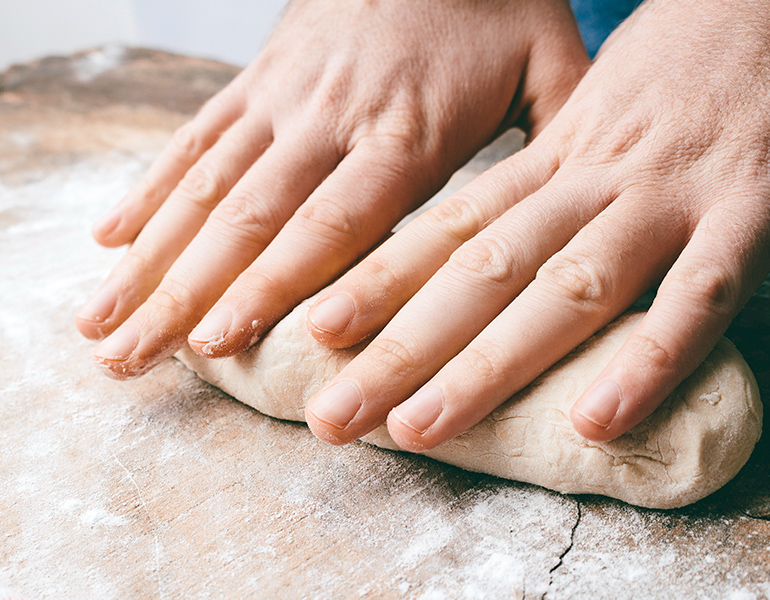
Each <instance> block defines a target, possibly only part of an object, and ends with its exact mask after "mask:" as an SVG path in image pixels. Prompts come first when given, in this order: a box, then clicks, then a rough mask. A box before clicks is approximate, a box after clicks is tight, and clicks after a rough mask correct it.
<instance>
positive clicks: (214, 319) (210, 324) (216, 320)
mask: <svg viewBox="0 0 770 600" xmlns="http://www.w3.org/2000/svg"><path fill="white" fill-rule="evenodd" d="M232 324H233V313H232V311H231V310H229V309H227V308H215V309H214V310H212V311H211V312H210V313H208V314H207V315H206V316H205V317H203V320H202V321H201V322H200V323H198V326H197V327H196V328H195V329H193V330H192V332H191V333H190V335H189V337H188V339H190V340H192V341H194V342H200V343H203V344H212V343H213V344H217V343H218V342H221V341H222V340H223V339H224V337H225V335H227V332H228V331H229V330H230V326H231V325H232Z"/></svg>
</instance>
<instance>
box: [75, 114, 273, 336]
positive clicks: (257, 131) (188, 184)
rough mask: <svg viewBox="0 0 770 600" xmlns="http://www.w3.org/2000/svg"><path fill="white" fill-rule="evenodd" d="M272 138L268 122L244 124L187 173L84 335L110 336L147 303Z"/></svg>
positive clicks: (83, 324) (89, 318) (94, 308)
mask: <svg viewBox="0 0 770 600" xmlns="http://www.w3.org/2000/svg"><path fill="white" fill-rule="evenodd" d="M269 133H270V132H269V128H268V127H266V126H265V124H264V123H261V122H259V121H253V122H246V121H241V122H239V124H237V125H236V126H234V127H232V128H230V129H229V130H228V131H227V133H226V134H225V135H223V136H222V138H221V139H220V140H219V142H217V143H216V144H215V145H214V146H213V147H212V148H211V149H210V150H209V151H208V152H206V154H204V155H203V157H201V159H200V160H199V161H198V163H197V164H196V165H195V166H193V167H192V168H191V169H190V170H189V171H188V172H187V173H186V175H185V176H184V178H183V179H182V181H181V182H180V183H179V185H177V187H176V189H175V190H174V191H173V193H172V194H171V196H170V197H169V199H168V200H167V201H166V203H165V204H164V205H163V206H162V207H160V209H159V210H158V211H157V213H156V214H155V216H154V217H153V218H152V219H151V220H150V222H149V223H148V224H147V225H146V227H145V229H144V230H143V232H142V234H141V235H140V236H139V237H138V238H137V240H136V242H135V243H134V244H133V245H132V247H131V248H130V249H129V251H128V253H127V254H126V255H125V256H124V257H123V259H122V260H121V261H120V262H119V263H118V264H117V265H116V267H115V268H114V269H113V271H112V272H111V273H110V275H109V277H108V278H107V281H106V282H105V283H104V284H103V285H102V286H101V288H100V289H99V290H98V291H97V293H96V294H95V295H94V296H93V298H91V300H89V302H87V303H86V305H85V306H84V307H83V308H82V309H81V310H80V312H79V313H78V316H77V318H76V325H77V327H78V329H79V330H80V331H81V333H82V334H83V335H85V336H86V337H88V338H91V339H100V338H102V337H104V336H105V335H108V334H109V333H111V332H112V331H114V330H115V328H116V327H117V326H118V325H120V324H121V323H122V322H123V321H124V320H125V319H126V318H127V317H128V316H129V315H130V314H131V313H132V312H133V311H134V310H136V308H137V307H138V306H139V305H140V304H141V303H142V302H144V301H145V300H146V299H147V297H148V296H149V295H150V293H151V292H152V291H153V290H154V289H155V288H156V287H157V286H158V283H160V280H161V279H162V278H163V275H164V274H165V273H166V271H167V270H168V268H169V267H170V266H171V264H172V263H173V262H174V260H175V259H176V258H177V257H178V256H179V254H181V252H182V250H183V249H184V248H185V247H186V246H187V245H188V244H189V243H190V240H191V239H192V238H193V236H195V234H196V233H197V231H198V230H199V229H200V228H201V226H202V225H203V223H204V222H205V220H206V218H207V217H208V215H209V213H210V212H211V210H212V209H213V208H214V207H215V206H216V205H217V204H218V203H219V201H220V200H221V199H222V198H223V197H224V196H225V194H227V193H228V192H229V191H230V189H231V188H232V187H233V186H234V185H235V183H236V182H237V181H238V180H239V179H240V178H241V177H242V175H243V174H244V173H245V172H246V171H247V169H248V168H249V167H250V166H251V165H252V164H253V163H254V161H256V160H257V158H258V157H259V155H260V154H261V153H262V149H263V147H264V146H265V144H266V143H267V142H268V141H269ZM267 162H268V163H270V161H269V160H268V161H267Z"/></svg>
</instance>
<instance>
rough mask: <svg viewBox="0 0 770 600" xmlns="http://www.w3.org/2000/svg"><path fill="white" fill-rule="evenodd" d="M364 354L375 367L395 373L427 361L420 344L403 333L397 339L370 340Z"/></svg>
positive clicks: (417, 366)
mask: <svg viewBox="0 0 770 600" xmlns="http://www.w3.org/2000/svg"><path fill="white" fill-rule="evenodd" d="M366 354H367V356H368V358H369V360H370V361H371V362H373V363H374V364H375V366H376V367H380V369H381V368H382V367H384V368H385V370H387V371H388V372H391V373H397V374H406V373H408V372H410V371H413V370H414V369H417V368H419V367H420V366H421V365H423V364H426V362H427V361H426V356H425V351H424V350H423V348H422V346H421V345H420V344H419V343H418V342H417V341H416V340H415V339H413V338H412V337H410V336H407V335H403V334H402V335H401V338H400V339H398V340H396V339H391V338H386V339H381V340H376V341H375V342H372V343H371V344H369V347H368V348H367V349H366Z"/></svg>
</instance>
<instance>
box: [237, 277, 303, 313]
mask: <svg viewBox="0 0 770 600" xmlns="http://www.w3.org/2000/svg"><path fill="white" fill-rule="evenodd" d="M234 288H235V289H236V290H237V295H238V296H240V297H241V298H244V299H245V300H246V301H247V302H248V301H249V300H250V299H252V298H253V297H254V296H255V295H256V294H262V295H264V296H269V297H270V298H271V299H272V300H275V303H276V306H277V305H279V304H285V302H284V301H285V300H286V298H287V297H289V295H290V290H289V289H288V288H287V286H286V285H285V284H283V283H282V281H280V280H279V279H278V278H276V277H274V276H272V275H270V274H269V273H265V272H264V271H257V270H255V269H248V270H246V271H244V272H243V273H241V274H240V276H239V277H238V280H237V282H236V283H235V284H234ZM229 293H230V292H228V294H229ZM234 297H235V296H234ZM295 303H296V302H295Z"/></svg>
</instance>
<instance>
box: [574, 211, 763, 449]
mask: <svg viewBox="0 0 770 600" xmlns="http://www.w3.org/2000/svg"><path fill="white" fill-rule="evenodd" d="M738 211H743V212H745V207H738ZM738 214H740V212H739V213H738ZM719 221H720V223H719V225H718V226H713V227H712V226H709V225H708V224H706V225H705V226H700V227H698V229H697V230H696V232H695V235H694V236H693V238H692V240H691V242H690V243H689V245H688V246H687V248H686V249H685V251H684V252H683V253H682V255H681V256H680V257H679V259H678V260H677V261H676V263H675V264H674V266H673V267H672V269H671V271H670V272H669V274H668V275H667V276H666V278H665V279H664V281H663V283H662V284H661V286H660V289H659V290H658V293H657V295H656V297H655V301H654V302H653V304H652V307H651V308H650V310H649V312H648V313H647V315H646V316H645V318H644V319H643V320H642V322H641V323H640V324H639V326H638V327H637V329H636V330H635V331H634V332H633V333H632V334H631V337H630V338H629V339H628V340H627V341H626V342H625V343H624V345H623V346H622V347H621V349H620V350H619V351H618V353H617V354H616V355H615V356H614V357H613V359H612V360H611V361H610V363H609V364H608V365H607V366H606V368H605V369H604V370H603V371H602V373H601V374H600V375H599V377H598V378H597V379H596V380H595V381H594V382H593V383H592V384H591V386H590V387H589V389H588V390H587V391H586V393H584V394H583V395H582V396H581V397H580V398H579V399H578V401H577V402H576V403H575V405H574V406H573V408H572V411H571V413H570V416H571V419H572V422H573V424H574V426H575V429H576V430H577V431H578V433H580V434H581V435H583V436H584V437H587V438H588V439H591V440H596V441H605V440H611V439H614V438H616V437H618V436H620V435H622V434H623V433H625V432H626V431H628V430H629V429H631V428H632V427H633V426H634V425H636V424H637V423H639V422H640V421H642V420H643V419H644V418H645V417H647V416H648V415H649V414H651V413H652V412H653V411H654V410H655V409H656V408H657V407H658V406H659V405H660V404H661V402H663V400H665V399H666V398H667V397H668V396H669V394H671V393H672V392H673V391H674V389H675V388H676V387H677V386H678V385H679V384H680V383H681V382H682V381H683V380H684V378H685V377H686V376H687V375H689V374H690V373H692V372H693V371H694V370H695V369H696V367H697V366H698V365H699V364H700V363H701V362H702V361H703V360H704V359H705V358H706V356H708V354H709V352H710V351H711V349H712V348H713V347H714V345H715V344H716V343H717V341H718V340H719V338H720V337H721V336H722V334H723V333H724V331H725V330H726V329H727V326H728V325H729V324H730V321H731V320H732V319H733V317H735V315H736V314H737V313H738V311H739V310H740V308H741V307H742V306H743V305H744V304H745V303H746V302H747V301H748V299H749V297H750V296H751V293H752V291H753V290H755V289H756V288H757V287H758V286H759V284H760V283H761V281H762V279H763V277H764V275H765V274H766V272H767V266H768V264H770V256H768V254H769V253H770V252H769V251H768V248H769V247H770V246H769V245H768V239H767V237H768V236H767V235H765V239H764V240H747V239H746V231H747V228H746V227H742V226H740V227H739V226H737V224H735V225H734V226H728V225H726V224H725V223H724V222H723V220H722V219H720V220H719ZM756 222H759V221H756ZM736 246H738V248H736ZM736 250H737V251H736ZM743 277H746V280H745V281H744V280H742V279H743Z"/></svg>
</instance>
